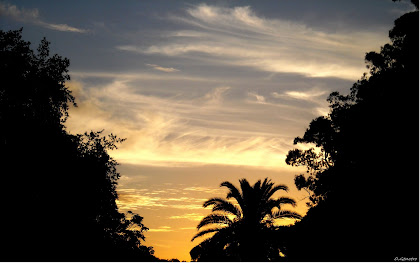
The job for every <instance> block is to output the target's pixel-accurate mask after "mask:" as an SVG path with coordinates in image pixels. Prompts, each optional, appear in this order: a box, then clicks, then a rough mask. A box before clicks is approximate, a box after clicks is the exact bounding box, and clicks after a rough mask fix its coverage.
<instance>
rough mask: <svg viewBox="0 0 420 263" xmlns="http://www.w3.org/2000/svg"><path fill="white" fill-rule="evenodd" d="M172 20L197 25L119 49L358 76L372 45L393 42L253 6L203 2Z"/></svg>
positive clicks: (306, 72) (308, 73)
mask: <svg viewBox="0 0 420 263" xmlns="http://www.w3.org/2000/svg"><path fill="white" fill-rule="evenodd" d="M170 19H172V20H176V21H178V22H182V23H184V24H185V25H186V26H187V25H188V26H189V27H191V26H192V27H193V28H194V29H191V30H179V31H176V32H172V33H168V34H167V40H166V41H165V43H164V44H161V43H159V44H152V45H149V46H144V45H136V44H129V45H121V46H117V49H119V50H125V51H130V52H136V53H140V54H158V55H164V56H169V57H184V58H191V59H195V60H203V61H207V62H209V63H211V62H214V61H216V60H217V62H218V63H221V64H226V65H234V66H245V67H252V68H255V69H258V70H261V71H267V72H283V73H298V74H303V75H305V76H310V77H338V78H345V79H351V80H356V79H358V78H359V77H360V76H361V73H362V72H363V71H364V63H363V56H364V54H365V52H366V47H371V46H370V45H371V43H378V42H379V43H380V42H387V39H386V36H382V35H379V34H376V32H362V31H358V32H346V34H339V33H327V32H323V31H320V30H316V29H313V28H311V27H310V26H308V25H305V24H302V23H298V22H292V21H288V20H282V19H268V18H264V17H263V16H259V15H257V14H255V12H254V11H253V10H252V8H251V7H249V6H244V7H232V8H227V7H217V6H212V5H207V4H200V5H197V6H194V7H191V8H188V9H187V10H186V12H185V13H184V15H183V16H171V17H170ZM372 48H376V47H372ZM200 54H203V56H202V55H200Z"/></svg>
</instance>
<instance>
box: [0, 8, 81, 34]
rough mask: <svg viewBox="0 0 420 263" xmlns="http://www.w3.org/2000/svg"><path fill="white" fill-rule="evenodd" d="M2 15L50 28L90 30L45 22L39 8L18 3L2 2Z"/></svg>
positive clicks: (78, 30) (75, 31) (73, 30)
mask: <svg viewBox="0 0 420 263" xmlns="http://www.w3.org/2000/svg"><path fill="white" fill-rule="evenodd" d="M0 15H2V16H8V17H10V18H12V19H14V20H16V21H21V22H24V23H31V24H35V25H38V26H42V27H45V28H48V29H52V30H56V31H63V32H74V33H86V32H88V30H86V29H80V28H76V27H73V26H69V25H67V24H54V23H48V22H45V21H44V20H43V19H42V18H41V17H40V15H39V11H38V9H36V8H35V9H25V8H19V7H17V6H16V5H11V4H7V3H0Z"/></svg>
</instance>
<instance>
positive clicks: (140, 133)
mask: <svg viewBox="0 0 420 263" xmlns="http://www.w3.org/2000/svg"><path fill="white" fill-rule="evenodd" d="M73 86H74V87H75V92H76V93H77V94H76V95H78V98H79V101H78V104H79V107H78V108H72V109H71V112H70V118H69V120H68V122H67V126H68V128H69V130H70V131H72V132H76V133H81V132H84V131H86V130H90V129H93V130H100V129H103V128H104V127H106V128H107V131H108V132H113V133H116V134H118V135H119V136H121V137H123V138H127V141H126V143H124V144H122V145H121V147H120V148H119V149H118V150H116V151H113V152H112V155H113V156H114V157H115V158H117V160H119V161H120V162H124V163H132V164H139V163H143V164H145V163H147V164H150V165H169V166H172V165H182V164H183V163H185V164H193V163H197V164H205V163H209V164H231V165H247V166H249V165H250V166H263V167H271V168H274V169H275V168H276V167H280V166H285V165H283V164H282V162H283V160H284V158H285V155H286V154H287V151H288V148H290V147H292V141H293V137H292V136H288V135H281V134H278V133H277V132H275V131H274V130H273V132H269V131H268V129H267V127H269V125H268V124H265V123H263V121H264V118H265V117H263V116H264V115H265V112H266V111H267V110H268V109H264V108H260V106H259V105H264V104H257V105H255V107H256V108H255V109H253V106H252V105H250V104H249V103H248V102H247V101H248V99H247V97H244V98H243V99H242V100H239V101H235V100H237V99H235V100H232V99H230V100H229V101H225V102H223V101H224V96H225V95H226V94H227V92H228V91H229V92H230V91H231V90H233V88H232V87H227V86H221V87H215V88H213V89H211V90H210V91H208V92H207V93H205V94H203V95H201V96H197V97H195V98H183V97H182V96H177V97H170V98H163V97H158V96H152V95H143V94H142V93H141V92H139V90H138V89H136V88H134V87H133V86H132V84H130V82H129V81H127V80H114V81H112V82H111V83H110V84H108V85H101V86H100V87H98V88H94V87H91V88H89V89H86V88H81V84H78V85H70V88H72V87H73ZM256 99H257V102H259V103H263V102H264V99H262V98H259V97H256ZM272 105H273V103H272V104H271V105H267V107H272ZM274 105H277V104H274ZM278 107H283V108H285V107H287V106H285V105H280V104H279V105H278ZM290 110H292V108H291V109H290ZM253 115H255V117H253ZM278 117H281V116H278ZM273 118H274V119H276V117H275V116H274V117H273ZM252 123H255V125H252ZM266 125H267V126H266ZM270 125H271V124H270ZM273 146H274V147H273Z"/></svg>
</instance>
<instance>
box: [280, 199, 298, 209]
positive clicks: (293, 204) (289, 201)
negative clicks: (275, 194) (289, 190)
mask: <svg viewBox="0 0 420 263" xmlns="http://www.w3.org/2000/svg"><path fill="white" fill-rule="evenodd" d="M276 201H277V202H278V207H279V209H280V206H281V205H286V204H288V205H292V206H293V207H295V206H296V201H295V200H294V199H292V198H289V197H280V198H278V199H277V200H276Z"/></svg>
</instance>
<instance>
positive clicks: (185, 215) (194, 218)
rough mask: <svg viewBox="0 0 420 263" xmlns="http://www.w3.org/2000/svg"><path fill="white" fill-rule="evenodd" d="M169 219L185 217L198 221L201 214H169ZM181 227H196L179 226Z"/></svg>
mask: <svg viewBox="0 0 420 263" xmlns="http://www.w3.org/2000/svg"><path fill="white" fill-rule="evenodd" d="M169 219H187V220H191V221H200V220H201V219H203V215H202V214H198V213H188V214H182V215H176V216H170V217H169ZM181 229H184V230H187V229H196V228H195V227H188V228H181Z"/></svg>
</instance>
